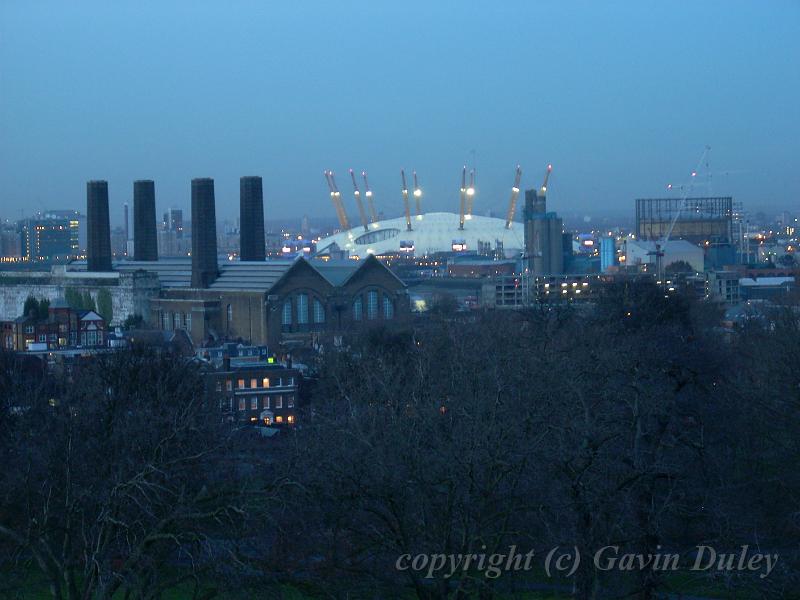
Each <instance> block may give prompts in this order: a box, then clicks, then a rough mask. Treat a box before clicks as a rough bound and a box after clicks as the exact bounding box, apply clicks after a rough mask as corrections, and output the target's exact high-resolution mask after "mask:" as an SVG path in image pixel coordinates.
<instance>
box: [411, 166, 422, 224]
mask: <svg viewBox="0 0 800 600" xmlns="http://www.w3.org/2000/svg"><path fill="white" fill-rule="evenodd" d="M413 175H414V200H416V201H417V221H421V220H422V190H421V189H419V183H417V172H416V171H414V173H413Z"/></svg>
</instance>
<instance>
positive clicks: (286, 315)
mask: <svg viewBox="0 0 800 600" xmlns="http://www.w3.org/2000/svg"><path fill="white" fill-rule="evenodd" d="M281 323H282V324H283V325H291V324H292V302H291V301H290V300H287V301H286V302H284V303H283V317H282V318H281Z"/></svg>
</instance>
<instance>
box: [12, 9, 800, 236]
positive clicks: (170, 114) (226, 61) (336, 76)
mask: <svg viewBox="0 0 800 600" xmlns="http://www.w3.org/2000/svg"><path fill="white" fill-rule="evenodd" d="M798 31H800V3H798V2H796V1H780V0H772V1H768V2H756V1H752V2H730V1H729V2H685V1H679V2H678V1H676V2H643V1H636V2H634V1H630V2H532V1H530V2H468V1H461V2H433V1H428V2H411V1H408V2H392V3H389V2H380V1H372V2H332V1H331V2H280V3H279V2H266V1H264V2H252V3H251V2H237V1H231V2H202V1H200V2H189V1H186V2H170V1H168V0H167V1H161V2H75V3H71V2H59V3H50V2H29V1H23V0H2V2H0V215H1V216H3V217H5V218H18V217H19V215H20V211H25V212H28V213H29V212H31V211H33V210H36V209H38V208H59V207H80V208H83V207H84V206H85V181H86V180H88V179H108V180H109V186H110V194H111V201H112V220H117V221H118V220H119V219H120V215H121V206H122V203H123V202H124V201H126V200H130V198H131V195H132V182H133V180H134V179H141V178H150V179H154V180H155V181H156V194H157V203H158V206H159V208H160V209H163V208H166V207H167V206H179V207H184V208H188V206H189V191H190V186H189V181H190V179H191V178H192V177H203V176H209V177H214V178H215V179H216V190H217V210H218V214H219V216H220V217H221V218H232V217H234V216H235V215H236V214H237V212H238V178H239V177H240V176H242V175H261V176H262V177H264V193H265V204H266V211H267V219H269V218H270V217H275V218H286V217H291V216H295V215H296V216H298V217H299V216H300V215H301V214H303V213H306V214H309V215H311V216H326V217H330V218H333V217H334V212H333V209H332V207H331V205H330V201H329V199H328V196H327V193H326V186H325V181H324V179H323V176H322V171H323V169H326V168H332V169H334V170H335V171H336V172H337V174H338V179H339V187H340V188H341V189H342V190H343V191H346V192H349V191H350V185H349V182H348V181H347V179H346V175H347V169H348V168H349V167H353V168H355V169H358V170H360V169H367V170H368V171H369V173H370V179H371V183H372V186H373V188H374V190H375V197H376V199H377V203H378V205H379V207H380V208H382V209H383V210H384V211H385V212H386V213H387V214H398V213H399V212H400V210H401V195H400V177H399V169H400V168H401V167H403V168H405V169H407V170H408V171H410V170H412V169H416V170H417V171H418V173H419V177H420V182H421V185H422V187H423V189H424V191H425V198H424V201H425V205H426V208H427V209H428V210H457V202H458V181H459V177H460V169H461V166H462V165H463V164H465V163H467V164H472V163H473V160H474V163H475V165H476V167H477V173H478V190H479V195H478V199H477V202H476V212H480V213H483V212H484V211H486V210H487V209H494V210H495V211H496V212H498V213H503V212H504V210H505V207H506V203H507V196H508V191H509V188H510V186H511V184H512V181H513V175H514V168H515V166H516V165H517V164H518V163H519V164H521V165H522V168H523V186H524V187H531V186H535V185H538V184H539V182H540V180H541V177H542V174H543V171H544V168H545V166H546V164H547V163H548V162H552V163H553V165H554V170H553V175H552V179H551V185H550V190H549V192H550V194H549V202H550V205H551V207H552V208H553V209H555V210H559V211H562V212H564V213H573V214H580V213H582V212H585V213H587V214H599V213H600V212H602V211H604V210H609V211H616V212H623V211H624V212H630V213H631V214H632V213H633V200H634V198H636V197H643V196H658V195H663V194H665V193H666V189H665V188H666V185H667V183H669V182H673V183H680V182H683V181H685V180H686V179H687V178H688V176H689V172H690V171H691V170H692V168H694V166H695V164H696V163H697V160H698V158H699V156H700V154H701V153H702V151H703V148H704V147H705V145H710V146H711V148H712V150H711V152H710V155H709V167H710V171H711V173H712V174H713V175H712V178H711V183H712V186H711V187H712V189H711V191H712V193H714V194H726V195H727V194H732V195H734V197H735V198H736V199H738V200H742V201H743V202H744V203H745V206H746V208H750V209H752V210H756V209H759V208H762V207H763V208H770V209H772V208H782V207H786V208H792V207H796V206H797V204H798V200H800V169H798V166H797V160H798V156H799V155H800V152H798V151H799V150H800V109H798V106H800V97H799V96H800V36H798V35H797V32H798ZM473 151H474V153H473ZM702 181H703V183H704V185H703V186H698V189H697V190H696V191H697V193H705V191H706V190H705V189H704V188H705V183H706V181H707V179H706V178H705V177H703V178H702ZM345 197H346V198H347V199H348V200H350V199H351V196H349V194H345ZM348 211H349V213H350V216H351V219H352V218H354V217H355V216H356V211H355V207H354V205H353V202H352V201H350V202H349V204H348Z"/></svg>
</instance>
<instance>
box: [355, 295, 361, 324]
mask: <svg viewBox="0 0 800 600" xmlns="http://www.w3.org/2000/svg"><path fill="white" fill-rule="evenodd" d="M362 312H363V306H362V303H361V296H359V297H358V298H356V299H355V300H353V319H354V320H356V321H360V320H361V313H362Z"/></svg>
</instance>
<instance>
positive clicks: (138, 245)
mask: <svg viewBox="0 0 800 600" xmlns="http://www.w3.org/2000/svg"><path fill="white" fill-rule="evenodd" d="M133 259H134V260H158V240H157V239H156V187H155V184H154V183H153V182H152V181H150V180H149V179H148V180H142V181H134V182H133Z"/></svg>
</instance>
